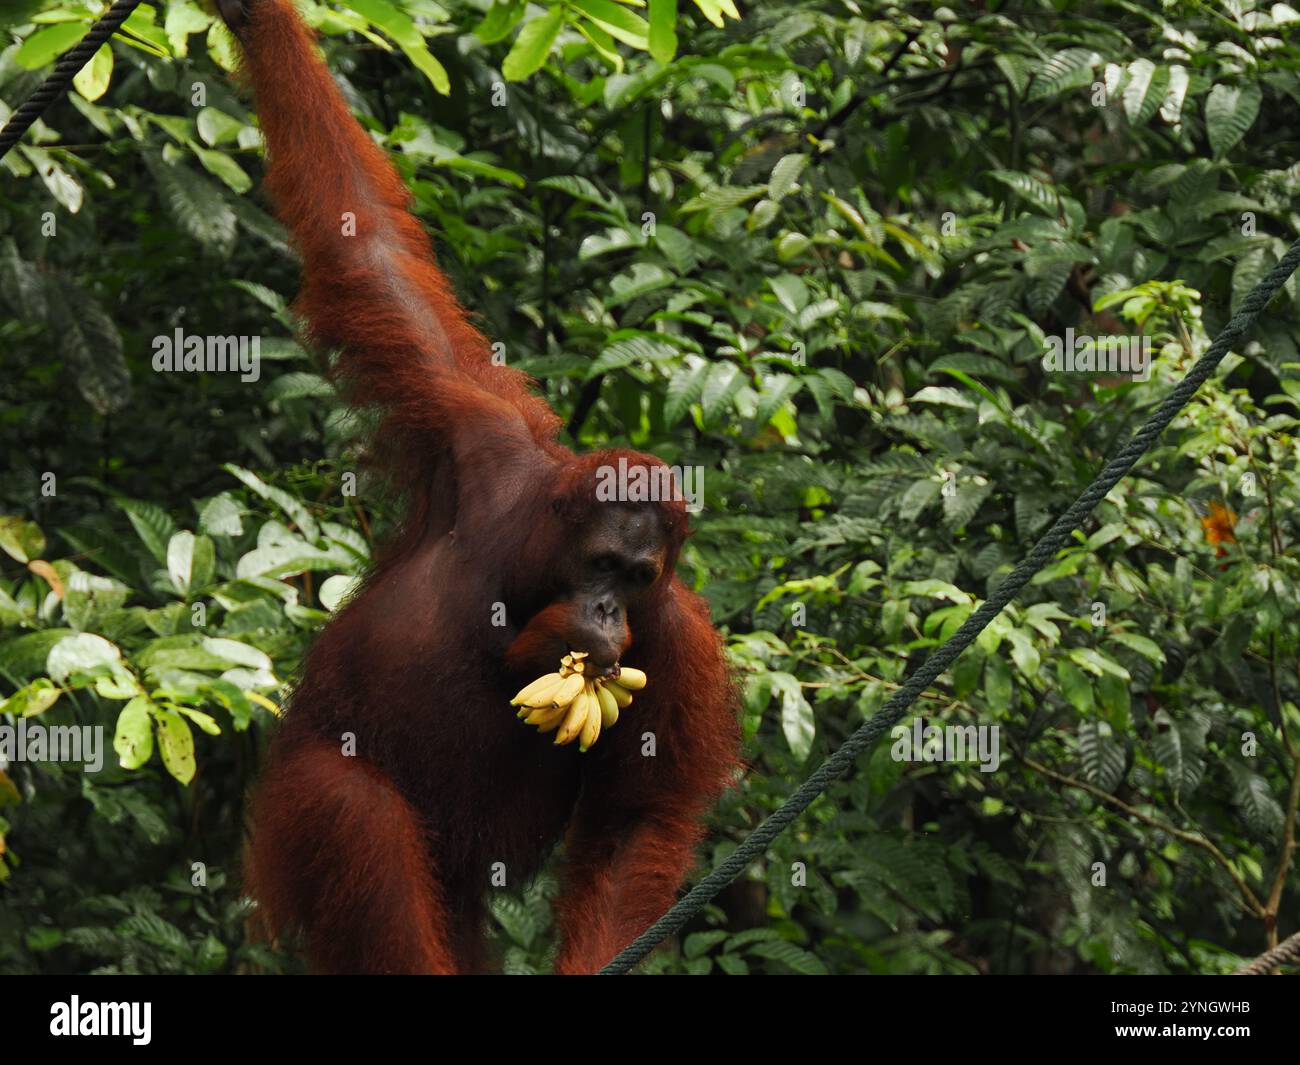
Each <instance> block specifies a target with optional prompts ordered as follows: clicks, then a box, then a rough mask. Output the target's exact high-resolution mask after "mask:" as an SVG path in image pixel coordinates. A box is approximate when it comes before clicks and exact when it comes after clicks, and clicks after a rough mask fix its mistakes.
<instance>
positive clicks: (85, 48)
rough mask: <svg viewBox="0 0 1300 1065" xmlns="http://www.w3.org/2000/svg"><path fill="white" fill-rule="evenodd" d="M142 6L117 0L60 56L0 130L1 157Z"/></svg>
mask: <svg viewBox="0 0 1300 1065" xmlns="http://www.w3.org/2000/svg"><path fill="white" fill-rule="evenodd" d="M139 6H140V0H117V3H115V4H114V5H113V6H112V7H110V8H109V9H108V14H106V15H105V16H104V17H103V18H102V19H100V20H99V21H98V22H96V23H95V24H94V25H93V26H91V27H90V32H89V33H87V34H86V36H84V37H83V38H81V40H80V41H78V42H77V45H76V47H74V48H72V49H71V50H70V51H67V52H65V53H64V54H63V55H62V56H61V57H60V59H59V61H58V62H57V63H55V64H54V71H53V73H51V74H50V76H49V77H48V78H46V79H45V80H44V81H43V82H41V86H40V88H38V89H37V90H36V91H35V92H34V93H32V94H31V96H29V97H28V98H27V99H26V100H25V101H24V102H23V105H22V106H21V107H19V108H18V110H17V111H15V112H14V113H13V114H12V115H10V116H9V121H8V122H6V123H5V128H4V129H2V130H0V159H3V158H4V157H5V156H6V155H7V154H8V153H9V149H10V148H12V147H13V146H14V145H15V144H17V143H18V142H19V140H21V139H22V135H23V134H24V133H26V132H27V131H28V130H29V129H31V127H32V123H33V122H35V121H36V120H37V119H38V118H40V117H41V115H42V114H43V113H44V112H45V109H46V108H47V107H49V106H50V104H52V103H54V101H55V100H57V99H58V98H59V97H60V96H62V95H63V94H64V93H65V92H67V91H68V86H69V85H71V84H72V79H73V78H75V77H76V76H77V73H78V72H79V71H80V70H81V68H82V67H84V66H85V65H86V64H87V63H89V62H90V57H91V56H93V55H94V54H95V53H96V52H98V51H99V48H100V45H102V44H103V43H104V42H105V41H106V40H108V39H109V38H110V37H112V36H113V34H115V33H116V32H117V28H118V27H119V26H120V25H122V23H123V22H125V21H126V20H127V18H128V16H130V14H131V12H132V11H134V10H135V9H136V8H137V7H139Z"/></svg>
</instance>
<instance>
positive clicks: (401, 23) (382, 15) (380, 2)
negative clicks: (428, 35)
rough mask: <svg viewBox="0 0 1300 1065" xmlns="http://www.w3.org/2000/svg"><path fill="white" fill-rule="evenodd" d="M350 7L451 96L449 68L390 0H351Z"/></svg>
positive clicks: (435, 85) (407, 16)
mask: <svg viewBox="0 0 1300 1065" xmlns="http://www.w3.org/2000/svg"><path fill="white" fill-rule="evenodd" d="M348 6H349V7H350V8H352V10H353V11H355V12H356V13H357V14H359V15H363V16H364V17H365V18H366V20H367V21H368V22H369V23H370V24H371V25H372V26H376V27H378V28H379V29H381V30H383V31H384V32H385V33H386V34H388V36H389V37H391V38H392V39H393V40H394V41H396V42H397V47H399V48H400V49H401V50H402V53H403V54H404V55H405V56H406V58H407V59H409V60H410V61H411V62H412V63H413V64H415V67H416V69H417V70H419V71H420V72H421V73H422V74H423V75H424V76H425V77H426V78H428V79H429V82H430V83H431V84H432V85H433V87H434V89H436V90H437V91H438V92H439V93H441V94H442V95H443V96H449V95H451V81H450V79H449V78H448V77H447V69H446V68H445V67H444V66H443V65H442V64H441V63H439V62H438V60H437V59H435V58H434V57H433V56H432V55H431V54H430V52H429V45H428V43H427V42H426V41H425V39H424V36H423V35H422V34H421V33H420V31H419V29H418V28H417V27H416V25H415V23H414V22H412V21H411V17H410V16H409V15H408V14H406V12H404V11H399V10H398V9H397V8H396V7H394V6H393V5H392V4H390V3H388V0H348Z"/></svg>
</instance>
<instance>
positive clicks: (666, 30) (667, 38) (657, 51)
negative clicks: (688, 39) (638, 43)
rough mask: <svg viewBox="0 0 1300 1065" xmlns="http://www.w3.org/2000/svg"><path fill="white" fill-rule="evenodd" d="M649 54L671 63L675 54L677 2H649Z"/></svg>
mask: <svg viewBox="0 0 1300 1065" xmlns="http://www.w3.org/2000/svg"><path fill="white" fill-rule="evenodd" d="M649 5H650V6H649V12H648V13H649V15H650V38H649V44H650V54H651V55H652V56H654V57H655V59H657V60H658V61H659V62H660V63H671V62H672V61H673V56H675V55H676V54H677V0H649Z"/></svg>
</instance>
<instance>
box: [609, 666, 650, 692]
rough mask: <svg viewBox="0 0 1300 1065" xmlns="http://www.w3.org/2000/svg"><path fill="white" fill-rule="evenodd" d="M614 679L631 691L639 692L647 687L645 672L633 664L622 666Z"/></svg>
mask: <svg viewBox="0 0 1300 1065" xmlns="http://www.w3.org/2000/svg"><path fill="white" fill-rule="evenodd" d="M614 679H615V680H616V681H617V682H618V683H619V684H621V685H622V686H623V687H624V688H626V689H627V690H628V691H630V692H639V691H640V690H641V689H642V688H644V687H645V679H646V678H645V674H644V673H642V672H641V671H640V670H639V669H633V668H632V667H631V666H621V667H620V668H619V671H618V676H617V677H615V678H614Z"/></svg>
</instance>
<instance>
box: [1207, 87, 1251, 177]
mask: <svg viewBox="0 0 1300 1065" xmlns="http://www.w3.org/2000/svg"><path fill="white" fill-rule="evenodd" d="M1260 99H1261V94H1260V91H1259V86H1258V85H1256V84H1255V83H1254V82H1248V83H1247V84H1245V85H1216V86H1214V88H1212V89H1211V90H1210V94H1209V96H1207V97H1206V100H1205V133H1206V136H1207V137H1208V138H1209V140H1210V148H1211V150H1212V151H1213V152H1214V157H1215V158H1216V159H1221V158H1222V157H1223V156H1225V155H1226V154H1227V153H1228V152H1229V151H1231V150H1232V148H1233V147H1235V146H1236V145H1237V143H1238V142H1239V141H1240V140H1241V138H1242V137H1244V136H1245V135H1246V134H1247V132H1249V130H1250V127H1251V126H1253V125H1254V124H1255V119H1256V118H1257V117H1258V115H1259V104H1260Z"/></svg>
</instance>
